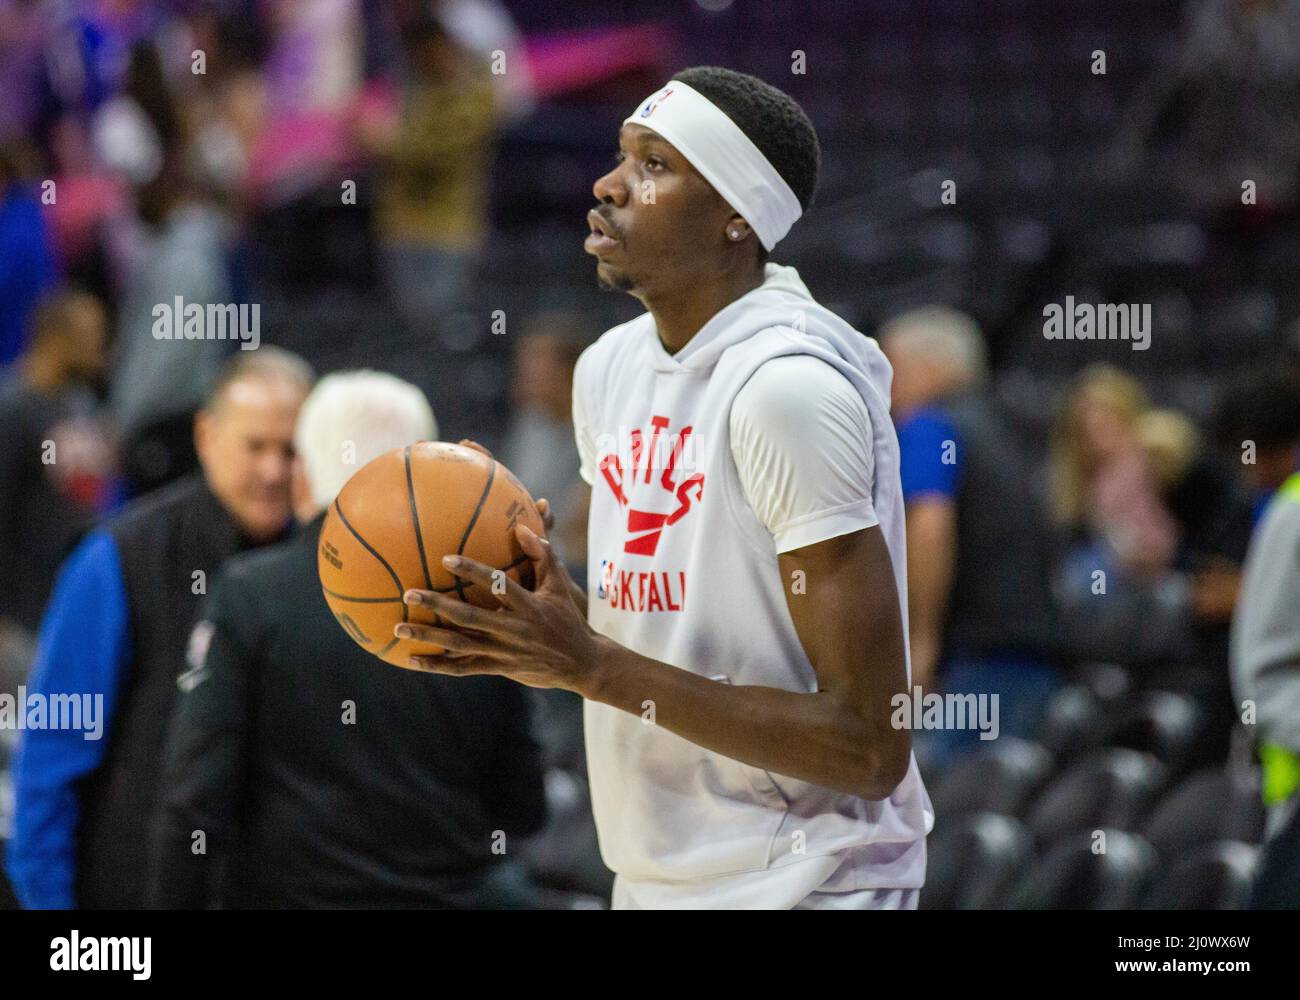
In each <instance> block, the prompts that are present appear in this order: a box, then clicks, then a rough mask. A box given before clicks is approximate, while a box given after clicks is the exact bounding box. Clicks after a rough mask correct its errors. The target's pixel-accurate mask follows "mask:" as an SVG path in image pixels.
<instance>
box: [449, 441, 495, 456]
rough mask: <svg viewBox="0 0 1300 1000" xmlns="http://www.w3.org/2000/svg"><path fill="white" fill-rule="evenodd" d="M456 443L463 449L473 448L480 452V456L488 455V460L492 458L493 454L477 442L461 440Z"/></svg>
mask: <svg viewBox="0 0 1300 1000" xmlns="http://www.w3.org/2000/svg"><path fill="white" fill-rule="evenodd" d="M456 443H457V444H459V445H460V446H461V447H462V448H473V449H474V450H475V451H477V452H479V453H480V454H483V455H486V456H487V457H488V458H491V457H492V452H490V451H488V450H487V449H486V448H484V447H483V446H482V445H481V444H479V443H478V442H477V441H471V440H470V439H469V438H461V439H460V440H459V441H457V442H456Z"/></svg>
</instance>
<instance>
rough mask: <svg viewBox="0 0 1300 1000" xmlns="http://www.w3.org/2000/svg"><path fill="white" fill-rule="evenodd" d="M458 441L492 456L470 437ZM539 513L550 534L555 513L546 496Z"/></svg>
mask: <svg viewBox="0 0 1300 1000" xmlns="http://www.w3.org/2000/svg"><path fill="white" fill-rule="evenodd" d="M456 443H457V444H458V445H460V446H461V447H462V448H473V449H474V450H475V451H476V452H478V453H479V454H480V455H486V456H487V457H488V458H492V452H490V451H488V450H487V449H486V448H484V447H483V446H482V445H481V444H479V443H478V442H477V441H471V440H470V439H469V438H461V439H460V440H459V441H457V442H456ZM537 513H539V514H541V515H542V527H543V528H545V529H546V534H548V535H549V534H550V533H551V529H552V528H554V527H555V514H554V513H553V512H552V511H551V501H549V500H547V499H546V498H545V497H543V498H542V499H540V500H538V501H537Z"/></svg>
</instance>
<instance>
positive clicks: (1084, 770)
mask: <svg viewBox="0 0 1300 1000" xmlns="http://www.w3.org/2000/svg"><path fill="white" fill-rule="evenodd" d="M1165 783H1166V771H1165V768H1164V765H1162V764H1161V763H1160V762H1159V761H1158V760H1156V758H1155V757H1153V756H1152V755H1151V754H1148V753H1141V752H1139V751H1137V750H1129V749H1127V748H1119V747H1111V748H1107V749H1104V750H1097V751H1094V752H1092V753H1090V754H1088V756H1086V757H1084V758H1083V759H1082V760H1080V761H1078V762H1077V763H1075V764H1073V765H1072V766H1071V767H1070V768H1069V769H1068V770H1066V771H1065V772H1064V773H1063V774H1061V775H1060V776H1059V777H1057V778H1055V779H1054V780H1053V781H1052V783H1051V784H1050V785H1048V786H1047V789H1046V790H1045V791H1044V792H1043V793H1042V795H1040V796H1039V797H1038V800H1037V801H1036V802H1035V803H1034V804H1033V806H1032V807H1031V808H1030V810H1029V813H1028V816H1027V820H1026V822H1027V825H1028V826H1029V829H1030V831H1031V832H1032V833H1033V835H1034V839H1035V840H1036V841H1037V842H1038V843H1040V844H1048V843H1055V842H1056V841H1057V840H1058V839H1059V838H1060V837H1061V836H1062V835H1063V834H1066V833H1069V832H1071V831H1083V830H1095V829H1100V828H1102V827H1110V828H1113V829H1117V830H1134V829H1136V828H1137V824H1138V823H1139V822H1140V821H1141V820H1142V819H1144V818H1145V816H1146V815H1147V813H1148V812H1150V810H1151V806H1152V804H1153V803H1154V802H1155V800H1156V796H1157V795H1159V793H1160V792H1161V791H1162V790H1163V788H1164V787H1165Z"/></svg>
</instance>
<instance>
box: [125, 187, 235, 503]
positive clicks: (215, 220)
mask: <svg viewBox="0 0 1300 1000" xmlns="http://www.w3.org/2000/svg"><path fill="white" fill-rule="evenodd" d="M139 213H140V218H139V222H138V224H135V225H133V226H132V227H130V229H129V230H128V232H127V233H126V235H125V237H124V239H123V243H122V255H123V257H124V263H125V269H126V276H125V280H124V282H123V287H122V298H121V309H120V310H119V314H118V338H117V355H118V357H117V363H116V365H115V366H114V369H113V377H112V384H111V387H110V395H109V402H110V404H111V406H112V409H113V415H114V418H115V419H116V421H117V425H118V429H119V431H120V433H121V435H122V439H123V454H124V459H125V463H126V471H127V474H128V475H129V476H130V477H131V479H132V481H133V482H134V483H135V485H136V488H137V489H138V490H140V491H147V490H148V489H150V488H152V487H155V486H158V485H161V484H162V483H165V482H168V481H170V480H171V479H174V478H176V477H177V476H179V475H182V474H184V473H186V472H189V471H190V470H191V469H192V468H193V463H194V455H193V447H192V444H191V438H190V430H189V428H190V424H191V422H192V420H193V416H194V413H195V411H196V410H197V409H198V408H199V406H200V405H201V404H202V403H203V399H204V393H205V392H206V391H207V387H208V386H209V385H211V383H212V380H213V378H214V376H215V373H216V371H217V370H218V369H219V368H220V366H221V364H222V361H223V359H224V358H225V356H226V355H227V354H228V353H229V352H230V351H231V350H235V349H237V348H236V346H235V345H234V343H233V342H232V341H230V340H214V339H210V338H203V339H189V338H179V337H178V338H175V339H159V338H158V337H156V336H155V334H154V327H155V324H156V322H157V320H158V315H157V313H156V312H155V310H156V309H157V308H158V307H159V306H162V307H164V308H167V309H171V308H172V307H173V305H174V303H175V301H176V299H177V298H178V297H179V298H180V299H181V300H182V302H183V303H184V304H198V305H200V306H202V307H204V308H206V307H207V306H208V305H210V304H211V305H219V304H223V303H229V302H231V297H232V296H231V283H230V277H229V273H228V269H227V266H226V257H225V251H226V246H227V241H228V231H227V224H226V222H225V220H224V219H223V217H222V216H221V215H220V214H219V213H218V212H217V211H216V210H215V209H214V208H212V207H211V205H209V204H208V203H206V202H205V201H203V200H201V199H199V198H198V197H196V196H195V195H193V194H192V193H191V192H189V191H188V190H187V189H186V187H185V181H184V178H183V176H182V174H181V171H180V169H179V168H178V167H175V166H174V165H170V164H169V165H167V166H165V167H164V168H163V170H162V171H161V172H160V173H159V175H158V176H157V177H156V178H154V180H152V181H151V182H149V183H148V184H146V185H145V186H144V187H143V188H142V189H141V191H140V194H139ZM177 322H179V318H178V319H177Z"/></svg>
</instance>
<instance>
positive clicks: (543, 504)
mask: <svg viewBox="0 0 1300 1000" xmlns="http://www.w3.org/2000/svg"><path fill="white" fill-rule="evenodd" d="M537 513H539V514H540V515H542V527H543V528H545V529H546V531H547V534H549V533H550V531H551V529H552V528H554V527H555V512H554V511H552V510H551V501H549V500H547V499H546V498H545V497H542V499H540V500H538V501H537Z"/></svg>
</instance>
